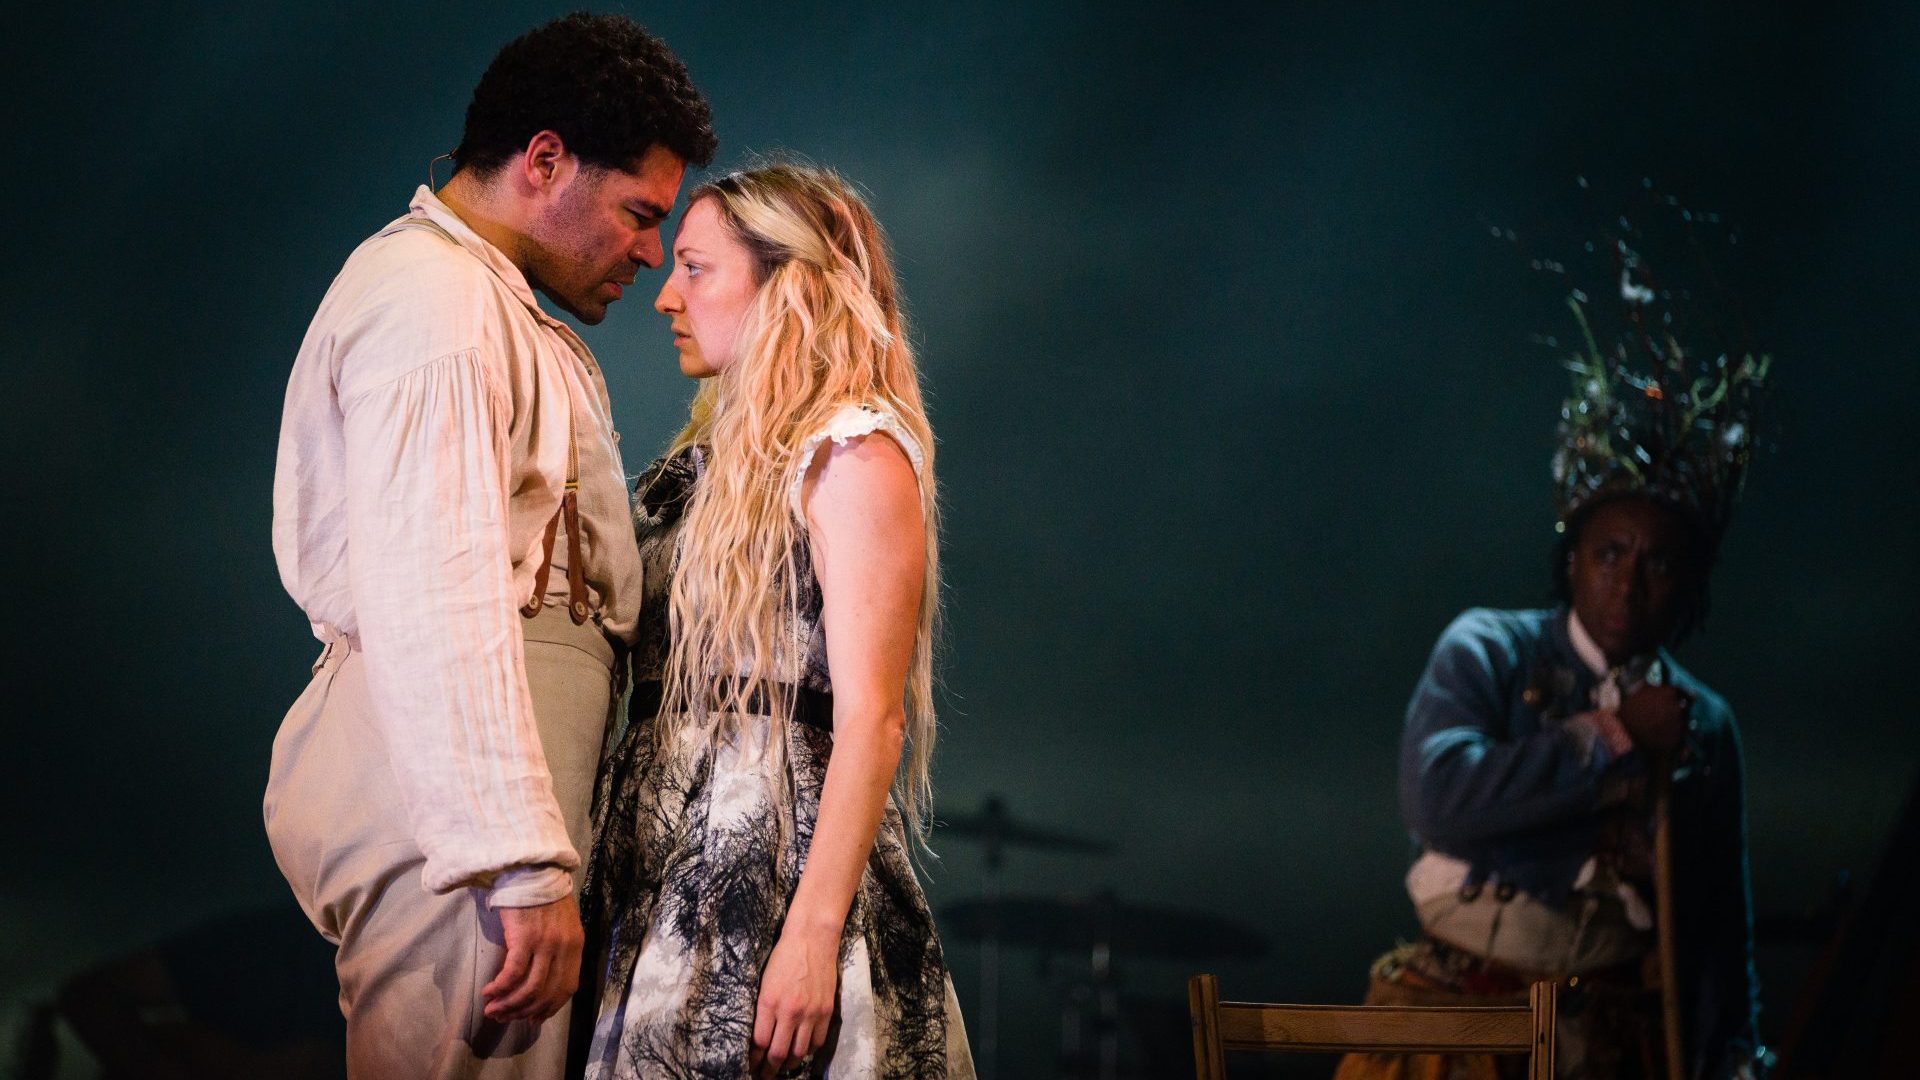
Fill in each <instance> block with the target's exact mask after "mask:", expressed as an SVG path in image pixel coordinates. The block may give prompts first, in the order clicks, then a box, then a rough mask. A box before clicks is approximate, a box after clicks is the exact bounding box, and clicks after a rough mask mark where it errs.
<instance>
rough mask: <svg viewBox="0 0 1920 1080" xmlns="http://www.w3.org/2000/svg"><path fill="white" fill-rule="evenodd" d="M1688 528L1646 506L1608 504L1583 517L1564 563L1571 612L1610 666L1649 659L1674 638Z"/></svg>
mask: <svg viewBox="0 0 1920 1080" xmlns="http://www.w3.org/2000/svg"><path fill="white" fill-rule="evenodd" d="M1686 530H1687V526H1686V523H1685V522H1684V521H1682V520H1681V518H1680V516H1679V514H1677V513H1676V512H1675V511H1673V510H1670V509H1668V508H1666V507H1664V506H1661V505H1659V504H1657V503H1653V502H1649V501H1648V500H1646V499H1634V498H1625V499H1614V500H1611V501H1609V502H1604V503H1601V504H1600V505H1599V506H1596V507H1594V508H1593V510H1592V511H1590V512H1589V513H1588V515H1587V520H1586V522H1585V523H1584V524H1583V525H1582V526H1581V528H1580V536H1579V540H1578V542H1577V543H1575V544H1574V546H1573V550H1572V551H1571V552H1570V553H1569V554H1568V556H1567V583H1568V584H1569V585H1570V586H1571V587H1572V591H1573V610H1574V612H1575V614H1577V615H1579V616H1580V625H1582V626H1584V627H1586V630H1587V633H1588V634H1590V635H1591V636H1592V637H1593V640H1594V643H1595V644H1596V645H1599V646H1600V650H1601V651H1602V652H1604V653H1606V654H1607V662H1608V663H1611V664H1620V663H1625V662H1626V661H1627V660H1629V659H1631V658H1633V657H1635V656H1640V655H1644V654H1645V653H1648V652H1651V651H1653V650H1654V649H1655V648H1658V647H1659V646H1660V645H1661V644H1662V643H1664V642H1665V641H1666V640H1667V638H1668V637H1670V636H1671V635H1672V633H1673V627H1674V620H1675V619H1677V618H1678V617H1679V613H1680V604H1679V601H1680V598H1681V597H1682V596H1683V595H1685V590H1687V589H1688V588H1690V587H1691V584H1692V583H1691V582H1690V581H1688V575H1689V574H1691V573H1693V570H1692V568H1691V566H1690V563H1689V560H1688V559H1687V547H1686V541H1687V532H1686Z"/></svg>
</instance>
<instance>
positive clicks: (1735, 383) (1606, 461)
mask: <svg viewBox="0 0 1920 1080" xmlns="http://www.w3.org/2000/svg"><path fill="white" fill-rule="evenodd" d="M1623 224H1624V222H1623ZM1614 247H1615V254H1617V256H1618V266H1619V282H1620V288H1619V305H1620V306H1619V308H1618V309H1617V310H1616V311H1612V312H1609V313H1608V314H1610V315H1613V316H1615V318H1613V319H1611V320H1609V321H1610V322H1611V323H1612V324H1613V325H1614V326H1615V327H1616V329H1615V330H1614V331H1613V332H1611V333H1609V334H1606V335H1605V336H1602V335H1599V334H1596V332H1595V327H1594V322H1595V320H1594V319H1593V317H1592V312H1593V304H1592V300H1591V299H1590V298H1589V297H1588V296H1587V295H1586V294H1585V293H1584V292H1582V291H1580V290H1577V289H1576V290H1574V291H1573V293H1572V295H1571V296H1570V297H1569V298H1568V300H1567V303H1568V306H1569V307H1571V308H1572V309H1573V317H1574V320H1575V322H1576V323H1578V325H1579V329H1580V337H1579V340H1578V342H1577V347H1576V351H1574V352H1573V353H1572V354H1571V355H1569V356H1567V357H1566V367H1567V370H1568V371H1569V372H1571V373H1572V376H1573V393H1572V396H1570V397H1568V398H1567V400H1566V402H1565V403H1564V404H1563V405H1562V406H1561V409H1560V427H1559V447H1558V449H1557V450H1556V451H1555V453H1554V455H1553V480H1554V488H1555V509H1556V511H1557V513H1558V517H1559V520H1558V522H1557V524H1556V526H1555V528H1556V529H1559V530H1561V531H1565V529H1566V528H1567V526H1568V524H1569V523H1570V522H1571V521H1572V520H1573V519H1574V518H1576V517H1577V516H1579V515H1580V514H1581V513H1582V512H1583V511H1585V510H1587V509H1589V508H1591V507H1593V506H1595V505H1597V504H1598V503H1601V502H1604V501H1607V500H1609V499H1613V498H1618V497H1622V496H1639V497H1644V498H1649V499H1652V500H1654V501H1657V502H1659V503H1662V504H1664V505H1668V506H1672V507H1674V508H1676V509H1678V510H1680V511H1681V512H1682V513H1684V514H1686V515H1687V516H1688V517H1689V518H1691V519H1692V520H1693V522H1694V523H1695V524H1696V525H1697V526H1698V527H1699V528H1700V530H1701V533H1702V538H1703V539H1704V541H1705V543H1706V549H1707V552H1708V556H1709V558H1711V555H1712V553H1713V552H1714V551H1717V550H1718V548H1719V546H1720V540H1721V538H1722V537H1723V536H1724V535H1725V534H1726V529H1727V525H1728V523H1729V521H1730V520H1731V519H1732V517H1733V507H1734V504H1735V502H1736V501H1738V499H1739V496H1740V488H1741V485H1742V483H1743V482H1744V481H1745V479H1746V473H1747V466H1748V464H1749V463H1750V462H1751V461H1752V460H1753V454H1754V450H1755V445H1756V443H1755V426H1756V423H1757V421H1758V419H1759V411H1760V407H1761V404H1762V398H1763V393H1764V390H1765V387H1766V380H1767V372H1768V369H1769V367H1771V363H1772V361H1771V358H1770V357H1769V356H1767V355H1766V354H1764V353H1762V354H1759V355H1755V354H1753V353H1752V352H1739V351H1736V350H1732V349H1728V348H1723V347H1718V346H1715V345H1708V344H1706V343H1703V342H1700V341H1685V340H1682V335H1681V329H1680V320H1679V318H1678V315H1677V313H1676V311H1675V309H1674V307H1673V304H1674V301H1675V299H1676V295H1675V293H1674V292H1673V291H1670V290H1666V289H1659V288H1657V287H1656V285H1655V283H1654V282H1653V281H1652V278H1651V274H1650V273H1649V272H1648V270H1647V268H1646V266H1645V264H1644V262H1643V261H1642V259H1641V258H1640V256H1639V255H1638V253H1637V252H1636V251H1634V249H1632V248H1631V247H1629V246H1628V245H1627V243H1626V242H1625V241H1624V240H1620V241H1615V243H1614ZM1690 295H1691V294H1690V293H1687V292H1684V291H1681V292H1680V293H1679V294H1678V298H1679V299H1686V298H1688V297H1690Z"/></svg>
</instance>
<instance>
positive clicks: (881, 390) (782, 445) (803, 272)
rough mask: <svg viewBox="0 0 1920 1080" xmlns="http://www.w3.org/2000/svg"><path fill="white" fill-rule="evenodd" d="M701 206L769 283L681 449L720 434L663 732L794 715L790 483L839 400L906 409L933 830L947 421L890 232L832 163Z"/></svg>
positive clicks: (731, 184)
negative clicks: (940, 430) (936, 412)
mask: <svg viewBox="0 0 1920 1080" xmlns="http://www.w3.org/2000/svg"><path fill="white" fill-rule="evenodd" d="M702 199H710V200H712V201H713V203H714V206H715V208H716V209H717V210H719V212H720V217H721V219H722V220H723V221H724V222H725V224H726V225H727V227H728V228H729V229H730V230H731V232H732V233H733V236H734V238H735V239H737V240H738V241H740V243H742V244H743V245H744V246H745V247H746V248H747V250H748V251H749V252H750V253H751V255H752V256H753V260H754V270H755V279H756V280H757V281H758V282H759V290H758V292H756V293H755V295H754V298H753V301H752V302H751V304H750V305H749V306H748V308H747V312H746V315H745V317H744V318H743V320H742V322H741V325H740V330H739V333H738V336H737V337H736V339H735V341H736V344H735V348H734V355H733V357H732V361H731V363H729V364H727V365H726V366H725V367H724V368H723V369H722V370H721V372H720V373H719V374H718V375H716V376H714V377H712V378H709V379H707V380H705V381H704V382H703V383H702V384H701V387H700V390H699V392H698V393H697V394H696V395H695V396H694V401H693V414H692V417H691V419H690V420H689V421H688V423H687V426H686V428H685V429H684V430H682V431H681V432H680V434H679V435H678V437H676V438H675V440H674V443H673V450H674V451H678V450H680V449H682V448H684V447H686V446H689V445H693V444H702V445H705V446H706V447H708V448H709V449H708V454H709V456H708V458H707V467H706V471H705V475H704V476H703V478H702V480H701V482H700V484H699V485H698V487H697V489H696V490H695V492H694V495H693V497H692V499H691V500H690V501H689V502H688V504H687V509H686V517H685V524H684V525H683V527H682V529H681V531H680V536H679V547H678V550H677V551H676V552H675V559H676V560H677V569H676V571H675V574H674V579H673V585H672V588H671V590H670V593H669V598H668V603H669V609H670V610H669V616H668V618H669V623H670V626H671V628H672V637H671V640H672V645H671V648H670V651H669V653H668V656H667V664H666V671H665V674H664V678H663V682H664V685H663V687H662V691H663V695H664V700H663V701H662V704H661V709H660V726H659V730H658V736H659V737H660V738H661V739H662V740H663V741H665V740H671V739H674V738H677V737H679V735H680V734H681V733H682V732H684V731H685V730H687V728H688V727H689V726H692V727H693V729H694V730H700V731H704V732H706V733H707V735H708V736H709V737H714V736H715V735H717V734H718V724H719V719H720V717H721V716H723V715H726V714H735V715H739V714H747V713H762V712H766V711H768V709H769V708H770V709H771V711H772V712H773V713H774V715H776V716H780V717H789V716H791V715H792V710H793V707H794V689H795V687H796V686H797V684H798V682H799V679H800V676H801V665H802V664H804V663H805V661H806V656H805V653H806V648H807V642H806V641H794V640H788V639H787V635H786V627H787V626H789V625H790V623H791V619H792V616H793V613H794V612H795V611H796V610H797V609H798V606H799V602H800V595H801V589H802V588H803V587H804V585H805V583H804V582H802V581H801V580H800V573H801V567H800V566H799V565H797V563H796V556H797V554H798V552H799V550H800V549H799V545H801V544H803V543H805V542H806V539H807V537H806V524H805V522H803V521H801V520H800V519H799V518H798V517H797V515H796V514H795V513H794V511H793V509H792V506H791V504H790V502H789V501H788V494H787V491H788V484H789V482H790V481H791V480H792V479H793V473H794V470H795V469H796V468H797V467H798V465H799V455H800V452H801V448H802V445H803V443H804V442H805V441H806V440H807V438H808V437H809V436H815V435H818V434H819V433H820V432H821V431H822V430H823V429H824V428H825V427H826V425H827V421H828V419H829V418H830V417H832V416H833V414H834V413H835V412H836V411H838V410H839V409H840V408H841V407H843V406H845V405H848V404H856V405H873V406H877V407H879V408H881V409H883V410H887V411H890V412H892V413H893V414H894V416H896V417H897V418H898V419H899V421H900V423H901V425H902V427H903V428H904V429H905V431H906V432H907V434H908V435H910V436H911V437H912V439H913V440H914V441H915V442H916V443H918V444H919V450H920V458H919V460H918V461H917V462H915V468H916V472H917V474H918V479H919V482H920V506H921V511H922V513H923V515H924V518H925V521H926V523H927V529H926V538H927V539H926V543H927V550H926V578H925V581H924V582H923V584H922V589H921V594H920V611H919V628H918V631H917V633H916V634H915V637H914V646H913V658H912V661H911V664H910V666H909V667H908V669H907V682H906V689H905V694H904V700H903V701H902V703H901V704H902V706H903V708H904V710H905V715H906V747H905V754H904V759H905V760H904V763H903V765H902V767H901V769H900V770H899V773H898V774H897V775H896V777H895V781H894V796H895V800H896V803H897V804H898V806H899V808H900V810H901V813H902V814H903V816H904V817H905V818H906V820H907V821H908V822H909V824H910V825H911V827H912V828H913V830H914V833H915V835H916V836H918V837H919V838H921V839H922V840H923V841H924V839H925V837H926V834H927V827H928V816H929V815H928V811H929V809H930V807H931V804H932V775H931V763H932V758H933V743H934V711H933V645H934V634H935V621H936V618H937V615H938V611H939V594H940V564H939V537H938V533H939V528H938V525H939V515H938V508H937V505H936V497H935V488H934V478H933V431H932V429H931V428H930V427H929V426H928V424H927V417H926V409H925V407H924V405H923V404H922V402H921V396H920V378H919V373H918V371H917V370H916V368H915V366H914V360H913V351H912V349H910V348H909V347H908V344H907V338H906V332H905V326H904V323H903V321H902V318H901V312H900V299H899V291H898V289H897V287H896V285H895V283H894V276H893V264H892V261H891V259H890V258H889V257H888V254H887V245H886V237H885V235H884V234H883V233H882V232H881V231H880V225H879V223H878V222H877V221H875V220H874V217H873V212H872V211H871V210H869V209H868V208H867V205H866V203H865V202H863V201H862V200H861V198H860V197H859V195H857V194H856V193H855V192H854V191H853V189H852V187H851V186H850V185H848V184H847V182H846V181H845V180H843V179H841V178H840V177H839V176H838V175H836V174H835V173H833V172H831V171H829V170H825V169H819V168H814V167H810V166H802V165H791V164H780V165H772V166H768V167H764V168H757V169H752V170H749V171H745V172H735V173H731V174H729V175H727V176H725V177H722V178H720V179H718V180H714V181H712V182H710V183H706V184H703V185H701V186H700V187H698V188H696V189H695V190H694V192H693V194H692V196H691V197H690V198H689V200H688V205H689V206H691V205H692V204H693V203H695V202H698V201H700V200H702ZM910 456H911V455H910ZM756 694H757V695H762V696H760V698H759V701H758V702H754V700H753V699H754V698H755V696H756ZM755 705H757V706H758V707H755ZM774 727H775V731H776V737H775V738H772V739H771V740H770V741H771V743H772V744H773V747H772V748H773V750H774V752H775V753H778V754H781V755H783V760H784V754H785V752H786V744H785V739H784V738H781V737H777V735H778V733H779V732H781V731H784V725H781V724H776V725H774ZM780 771H781V772H782V773H783V774H784V773H785V771H786V770H785V769H782V770H780Z"/></svg>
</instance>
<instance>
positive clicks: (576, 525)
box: [399, 218, 592, 626]
mask: <svg viewBox="0 0 1920 1080" xmlns="http://www.w3.org/2000/svg"><path fill="white" fill-rule="evenodd" d="M399 227H400V228H403V229H408V228H413V229H427V230H429V231H432V232H436V233H439V234H440V236H441V237H442V238H443V239H445V240H446V241H447V242H448V243H450V244H455V245H458V244H459V241H458V240H455V239H454V238H453V234H452V233H449V232H448V231H447V230H445V229H443V228H441V227H440V226H439V225H436V224H434V223H433V222H431V221H427V220H425V219H424V218H414V219H412V220H409V221H406V222H404V223H402V224H401V225H400V226H399ZM562 523H564V524H565V525H566V527H567V613H568V614H569V615H570V616H571V617H572V618H573V621H574V625H576V626H578V625H582V624H584V623H585V622H586V621H587V617H588V616H589V615H590V614H592V613H591V611H589V610H588V608H587V561H586V559H585V558H584V557H583V556H582V555H581V551H580V546H581V545H580V443H579V440H578V439H577V438H576V436H575V432H574V429H573V394H572V393H571V392H569V393H568V394H567V487H566V491H565V492H564V493H562V494H561V496H560V507H559V509H557V510H555V511H554V512H553V520H551V521H549V522H547V535H546V539H545V540H544V541H542V546H541V554H540V569H538V570H536V571H534V574H533V595H532V596H530V597H528V598H527V602H526V603H525V604H522V605H521V606H520V614H522V615H524V616H526V617H527V618H529V619H531V618H533V617H534V616H535V615H538V614H540V605H541V603H542V601H544V600H545V599H546V595H547V581H548V579H549V578H550V577H551V576H552V574H551V571H552V570H553V545H554V541H555V539H556V538H557V537H556V535H555V534H556V533H558V532H559V531H560V526H561V524H562Z"/></svg>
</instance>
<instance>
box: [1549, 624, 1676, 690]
mask: <svg viewBox="0 0 1920 1080" xmlns="http://www.w3.org/2000/svg"><path fill="white" fill-rule="evenodd" d="M1567 639H1568V641H1569V642H1570V643H1571V644H1572V645H1573V651H1574V654H1575V655H1577V656H1579V657H1580V662H1581V663H1582V664H1584V665H1586V667H1587V670H1588V671H1591V672H1593V677H1594V678H1596V679H1598V680H1600V681H1601V682H1606V681H1608V679H1610V678H1612V677H1613V675H1614V672H1615V669H1614V668H1613V667H1612V666H1611V665H1609V664H1608V663H1607V654H1606V652H1605V651H1603V650H1602V649H1601V648H1600V643H1599V642H1596V641H1594V640H1593V635H1592V634H1589V633H1587V628H1586V627H1584V626H1582V625H1580V616H1579V615H1578V614H1577V613H1575V612H1574V610H1573V608H1572V607H1568V608H1567ZM1662 655H1663V654H1662V653H1661V652H1660V650H1658V649H1656V650H1654V651H1653V652H1650V653H1646V654H1644V655H1641V656H1636V657H1634V658H1633V659H1631V660H1628V661H1627V662H1626V663H1624V664H1621V665H1620V667H1619V669H1618V671H1619V682H1620V685H1622V686H1624V687H1634V686H1638V685H1640V684H1641V683H1643V682H1645V681H1647V680H1648V679H1652V680H1653V681H1654V682H1661V681H1663V679H1662V676H1661V675H1660V673H1659V672H1657V671H1656V670H1655V666H1656V665H1658V664H1660V663H1661V659H1660V658H1661V656H1662Z"/></svg>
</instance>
